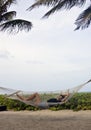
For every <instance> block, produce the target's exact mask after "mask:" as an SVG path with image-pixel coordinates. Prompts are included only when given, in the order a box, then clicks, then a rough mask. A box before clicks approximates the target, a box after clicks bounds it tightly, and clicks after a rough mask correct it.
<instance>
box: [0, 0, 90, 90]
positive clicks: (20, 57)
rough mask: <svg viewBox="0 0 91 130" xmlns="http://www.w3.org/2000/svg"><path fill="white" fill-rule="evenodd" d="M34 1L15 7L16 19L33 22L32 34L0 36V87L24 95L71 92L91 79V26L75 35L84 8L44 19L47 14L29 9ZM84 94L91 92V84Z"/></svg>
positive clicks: (44, 8)
mask: <svg viewBox="0 0 91 130" xmlns="http://www.w3.org/2000/svg"><path fill="white" fill-rule="evenodd" d="M33 2H34V1H32V2H31V1H29V0H28V1H27V2H26V3H25V2H24V1H23V0H20V2H18V3H17V5H13V6H12V7H11V10H17V18H22V19H26V20H30V21H31V22H32V23H33V28H32V29H31V31H30V32H28V33H26V32H20V33H18V34H16V35H9V34H7V33H4V32H0V86H2V87H8V88H13V89H21V90H24V91H50V90H53V91H55V90H63V89H66V88H72V87H75V86H78V85H79V84H82V83H84V82H86V81H88V80H89V79H91V71H90V70H91V43H90V41H91V37H90V35H89V34H90V33H91V26H90V27H89V28H88V29H85V30H83V31H81V30H78V31H74V29H75V28H76V26H75V24H74V22H75V20H76V18H77V16H78V15H79V14H80V12H81V11H82V10H83V9H84V7H83V8H80V9H79V8H76V7H75V8H73V9H71V10H70V11H59V12H56V13H55V14H53V15H51V16H50V17H49V18H48V19H41V17H42V16H43V14H45V12H46V11H47V10H48V8H46V7H40V8H36V9H34V10H32V11H31V12H29V11H26V9H27V8H28V7H29V5H31V4H32V3H33ZM81 90H82V91H91V83H90V84H89V85H86V86H85V87H84V88H83V89H81Z"/></svg>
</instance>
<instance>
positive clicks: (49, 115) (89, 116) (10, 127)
mask: <svg viewBox="0 0 91 130" xmlns="http://www.w3.org/2000/svg"><path fill="white" fill-rule="evenodd" d="M0 130H91V111H78V112H73V111H69V110H62V111H50V110H41V111H35V112H34V111H19V112H14V111H3V112H0Z"/></svg>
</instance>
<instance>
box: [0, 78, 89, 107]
mask: <svg viewBox="0 0 91 130" xmlns="http://www.w3.org/2000/svg"><path fill="white" fill-rule="evenodd" d="M89 82H91V80H89V81H87V82H85V83H83V84H81V85H79V86H76V87H73V88H70V89H66V90H64V91H60V90H59V91H46V92H38V94H39V96H40V99H41V102H40V103H39V104H35V99H33V100H29V101H26V100H22V99H20V98H19V97H18V96H17V94H19V95H20V96H24V97H29V96H30V95H32V94H33V93H34V92H25V91H22V90H15V89H10V88H5V87H0V94H1V95H4V96H5V97H7V98H10V99H14V100H19V101H21V102H23V103H25V104H28V105H32V106H35V107H40V108H48V107H50V106H55V105H58V104H60V105H61V104H64V103H66V102H67V101H68V100H70V98H71V97H72V96H73V95H74V94H75V93H77V92H78V91H79V90H80V89H81V88H82V87H83V86H85V85H86V84H88V83H89ZM68 93H69V96H68V97H67V98H66V100H65V101H62V102H47V101H48V100H49V99H51V98H57V97H58V96H60V95H64V94H68Z"/></svg>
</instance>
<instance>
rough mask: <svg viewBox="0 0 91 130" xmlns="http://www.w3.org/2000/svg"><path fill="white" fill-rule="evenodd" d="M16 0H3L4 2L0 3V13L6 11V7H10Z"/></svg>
mask: <svg viewBox="0 0 91 130" xmlns="http://www.w3.org/2000/svg"><path fill="white" fill-rule="evenodd" d="M15 3H16V0H7V1H4V3H2V5H1V6H0V14H3V13H5V12H7V10H8V8H9V7H10V5H11V4H15Z"/></svg>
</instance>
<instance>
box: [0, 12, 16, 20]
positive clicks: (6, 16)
mask: <svg viewBox="0 0 91 130" xmlns="http://www.w3.org/2000/svg"><path fill="white" fill-rule="evenodd" d="M15 16H16V11H10V12H7V13H5V14H3V15H1V16H0V22H3V21H8V20H12V19H13V18H14V17H15Z"/></svg>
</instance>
